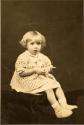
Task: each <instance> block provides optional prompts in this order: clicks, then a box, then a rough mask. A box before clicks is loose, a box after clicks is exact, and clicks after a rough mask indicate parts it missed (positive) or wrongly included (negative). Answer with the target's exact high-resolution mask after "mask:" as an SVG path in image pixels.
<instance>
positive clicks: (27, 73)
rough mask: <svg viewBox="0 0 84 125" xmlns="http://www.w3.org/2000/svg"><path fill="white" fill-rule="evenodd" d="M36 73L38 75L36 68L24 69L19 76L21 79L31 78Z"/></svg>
mask: <svg viewBox="0 0 84 125" xmlns="http://www.w3.org/2000/svg"><path fill="white" fill-rule="evenodd" d="M35 73H36V70H35V68H32V69H24V70H23V71H22V72H20V73H19V75H20V76H21V77H26V76H30V75H32V74H35Z"/></svg>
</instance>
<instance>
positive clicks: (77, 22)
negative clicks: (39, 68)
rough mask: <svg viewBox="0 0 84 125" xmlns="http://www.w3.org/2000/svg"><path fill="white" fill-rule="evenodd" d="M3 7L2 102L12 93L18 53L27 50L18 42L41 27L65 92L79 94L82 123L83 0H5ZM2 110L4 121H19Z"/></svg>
mask: <svg viewBox="0 0 84 125" xmlns="http://www.w3.org/2000/svg"><path fill="white" fill-rule="evenodd" d="M1 9H2V16H1V19H2V23H1V41H2V42H1V53H2V65H1V68H2V71H1V73H2V80H1V82H2V84H1V85H2V102H4V101H3V100H5V101H6V104H8V100H7V98H5V96H4V95H5V93H6V94H8V93H10V92H11V89H10V86H9V84H10V80H11V77H12V75H13V72H14V64H15V61H16V58H17V56H18V55H19V54H20V53H22V52H23V51H24V49H23V48H22V47H21V45H20V44H19V42H18V41H20V40H21V38H22V36H23V35H24V33H25V32H27V31H29V30H37V31H39V32H41V33H42V34H43V35H45V37H46V40H47V46H46V48H44V50H43V53H44V54H46V55H47V56H49V58H50V59H51V60H52V63H53V65H54V66H56V67H57V68H56V70H54V71H53V73H54V76H55V77H56V79H57V80H58V81H59V82H60V84H61V85H62V88H63V89H64V91H65V92H66V93H68V92H71V93H72V95H71V96H74V95H75V97H77V98H76V99H77V100H76V101H77V103H78V104H79V105H81V108H80V109H81V110H80V112H79V115H78V116H77V117H78V118H79V121H77V122H79V123H82V122H83V121H82V120H83V116H84V113H83V111H82V106H83V103H84V101H83V99H84V97H83V96H84V93H83V90H84V84H83V81H84V76H83V75H84V74H83V67H84V66H83V61H84V60H83V31H82V30H83V1H82V0H59V1H58V0H52V1H51V0H50V1H49V0H35V1H34V0H24V1H23V0H12V1H11V0H2V7H1ZM8 97H9V95H8ZM70 99H72V98H70ZM72 100H73V99H72ZM81 100H82V101H81ZM3 104H4V103H3ZM4 107H5V104H4ZM2 112H3V113H2V114H3V119H4V120H3V122H4V123H15V121H13V122H10V121H11V120H10V119H11V118H9V117H8V114H7V116H6V115H4V112H6V111H5V110H4V111H3V106H2ZM7 112H8V111H7ZM45 117H46V116H45ZM76 120H77V119H76ZM16 123H17V121H16ZM18 123H19V122H18ZM23 123H24V122H23ZM27 123H28V121H27ZM30 123H31V122H30ZM39 123H42V121H39ZM44 123H47V122H44ZM48 123H50V121H48ZM51 123H53V121H52V122H51ZM54 123H55V122H54ZM64 123H65V121H64ZM67 123H69V122H67Z"/></svg>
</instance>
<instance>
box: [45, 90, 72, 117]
mask: <svg viewBox="0 0 84 125" xmlns="http://www.w3.org/2000/svg"><path fill="white" fill-rule="evenodd" d="M45 92H46V94H47V99H48V101H49V103H50V104H51V106H52V108H53V109H54V111H55V114H56V116H57V117H58V118H65V117H69V116H70V115H71V114H72V111H70V110H68V109H64V108H62V107H61V106H60V104H59V102H58V101H57V100H56V97H55V94H54V91H53V90H52V89H50V90H46V91H45Z"/></svg>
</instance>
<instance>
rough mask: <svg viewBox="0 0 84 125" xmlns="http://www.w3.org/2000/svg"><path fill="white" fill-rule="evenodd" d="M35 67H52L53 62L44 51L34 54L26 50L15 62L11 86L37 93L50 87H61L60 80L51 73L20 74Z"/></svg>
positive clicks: (17, 89)
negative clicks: (23, 75) (24, 75)
mask: <svg viewBox="0 0 84 125" xmlns="http://www.w3.org/2000/svg"><path fill="white" fill-rule="evenodd" d="M34 67H38V68H42V67H44V68H49V67H52V64H51V61H50V59H49V58H48V57H47V56H45V55H44V54H42V53H39V54H37V55H36V56H33V55H31V54H30V53H29V52H28V50H26V51H25V52H23V53H22V54H20V55H19V56H18V58H17V60H16V63H15V71H14V74H13V77H12V79H11V83H10V86H11V88H12V89H14V90H16V91H17V92H23V93H31V94H37V93H39V92H42V91H45V90H48V89H53V88H57V87H60V84H59V82H58V81H57V80H56V79H55V77H54V76H53V75H52V74H50V73H48V74H47V75H38V74H32V75H30V76H26V77H21V76H20V75H19V73H20V72H22V71H25V69H31V68H34Z"/></svg>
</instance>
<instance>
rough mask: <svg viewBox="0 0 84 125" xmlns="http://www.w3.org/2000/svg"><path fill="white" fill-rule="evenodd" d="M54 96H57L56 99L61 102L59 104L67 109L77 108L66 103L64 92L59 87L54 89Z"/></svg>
mask: <svg viewBox="0 0 84 125" xmlns="http://www.w3.org/2000/svg"><path fill="white" fill-rule="evenodd" d="M56 96H57V98H58V101H59V103H60V104H61V106H63V107H65V108H67V109H70V110H72V109H75V108H77V106H76V105H68V104H67V100H66V97H65V94H64V92H63V90H62V88H61V87H59V88H57V89H56Z"/></svg>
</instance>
